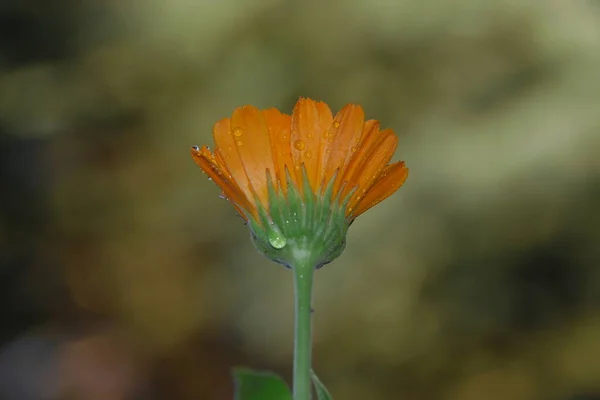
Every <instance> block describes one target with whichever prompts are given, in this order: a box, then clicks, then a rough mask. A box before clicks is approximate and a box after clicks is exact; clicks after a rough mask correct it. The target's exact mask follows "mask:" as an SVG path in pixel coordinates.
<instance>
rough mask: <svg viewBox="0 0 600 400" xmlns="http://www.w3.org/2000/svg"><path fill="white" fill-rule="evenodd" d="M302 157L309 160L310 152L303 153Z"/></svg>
mask: <svg viewBox="0 0 600 400" xmlns="http://www.w3.org/2000/svg"><path fill="white" fill-rule="evenodd" d="M304 157H306V158H310V157H312V154H311V152H310V151H307V152H305V153H304Z"/></svg>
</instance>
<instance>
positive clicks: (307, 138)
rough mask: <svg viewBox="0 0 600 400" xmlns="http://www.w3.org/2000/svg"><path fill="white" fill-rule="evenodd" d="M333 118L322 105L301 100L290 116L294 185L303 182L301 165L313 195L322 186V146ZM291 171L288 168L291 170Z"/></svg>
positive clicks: (327, 107)
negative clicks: (295, 181) (295, 180)
mask: <svg viewBox="0 0 600 400" xmlns="http://www.w3.org/2000/svg"><path fill="white" fill-rule="evenodd" d="M332 121H333V115H332V114H331V110H330V109H329V106H327V104H325V103H323V102H316V101H314V100H310V99H305V98H301V99H300V100H298V102H297V103H296V106H295V107H294V112H293V113H292V155H293V157H294V166H295V168H294V169H295V175H296V179H297V182H301V181H302V169H301V166H302V164H304V167H305V169H306V174H307V176H308V180H309V182H310V185H311V188H312V190H313V191H316V190H317V189H318V188H319V186H320V185H321V184H322V182H321V176H320V175H321V171H320V170H321V144H322V143H323V142H325V143H327V141H324V140H323V134H324V133H325V132H326V131H327V130H328V129H329V128H330V127H331V123H332ZM290 168H291V167H290Z"/></svg>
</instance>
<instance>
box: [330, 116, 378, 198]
mask: <svg viewBox="0 0 600 400" xmlns="http://www.w3.org/2000/svg"><path fill="white" fill-rule="evenodd" d="M379 137H380V136H379V121H376V120H373V119H371V120H368V121H367V122H365V127H364V129H363V134H362V139H361V141H360V144H359V145H358V148H357V149H356V151H354V152H353V153H352V156H351V157H350V161H349V162H348V166H347V167H346V169H345V171H344V172H343V176H342V184H343V183H345V186H344V190H343V192H342V194H341V196H340V197H341V199H344V198H346V196H347V195H348V193H350V191H351V190H352V189H353V188H354V187H355V186H356V183H355V182H356V181H357V180H358V176H359V175H360V172H361V169H362V168H364V166H365V164H366V163H367V161H368V155H369V152H370V151H371V150H372V149H373V144H374V143H375V142H376V141H377V139H378V138H379ZM351 151H352V149H351Z"/></svg>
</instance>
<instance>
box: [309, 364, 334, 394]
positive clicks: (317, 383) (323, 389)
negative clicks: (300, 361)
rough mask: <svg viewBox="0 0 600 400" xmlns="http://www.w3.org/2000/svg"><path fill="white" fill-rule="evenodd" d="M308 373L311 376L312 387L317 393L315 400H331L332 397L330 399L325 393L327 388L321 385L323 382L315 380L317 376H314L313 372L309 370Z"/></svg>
mask: <svg viewBox="0 0 600 400" xmlns="http://www.w3.org/2000/svg"><path fill="white" fill-rule="evenodd" d="M310 373H311V375H312V381H313V385H315V390H316V391H317V399H318V400H333V397H331V395H330V394H329V392H328V391H327V388H326V387H325V385H323V382H321V381H320V380H319V378H317V375H315V371H313V370H311V371H310Z"/></svg>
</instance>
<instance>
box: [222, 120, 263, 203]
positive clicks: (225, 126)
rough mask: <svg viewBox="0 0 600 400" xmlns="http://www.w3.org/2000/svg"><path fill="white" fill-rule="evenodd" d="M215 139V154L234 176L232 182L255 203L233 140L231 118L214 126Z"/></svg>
mask: <svg viewBox="0 0 600 400" xmlns="http://www.w3.org/2000/svg"><path fill="white" fill-rule="evenodd" d="M213 139H214V141H215V145H216V149H215V153H217V154H219V155H220V156H221V158H222V159H223V161H224V163H225V165H227V170H228V172H229V174H230V175H231V176H232V181H233V182H235V183H236V184H237V185H238V186H239V188H240V190H241V191H242V192H243V193H244V195H245V196H246V198H247V199H248V200H249V201H251V202H254V201H253V198H254V195H253V191H252V186H251V185H250V181H249V180H248V175H247V174H246V170H245V169H244V165H243V164H242V160H241V158H240V155H239V153H238V151H237V148H236V144H235V141H234V140H233V135H232V134H231V120H230V119H229V118H224V119H222V120H220V121H218V122H217V123H216V124H215V125H214V127H213Z"/></svg>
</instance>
